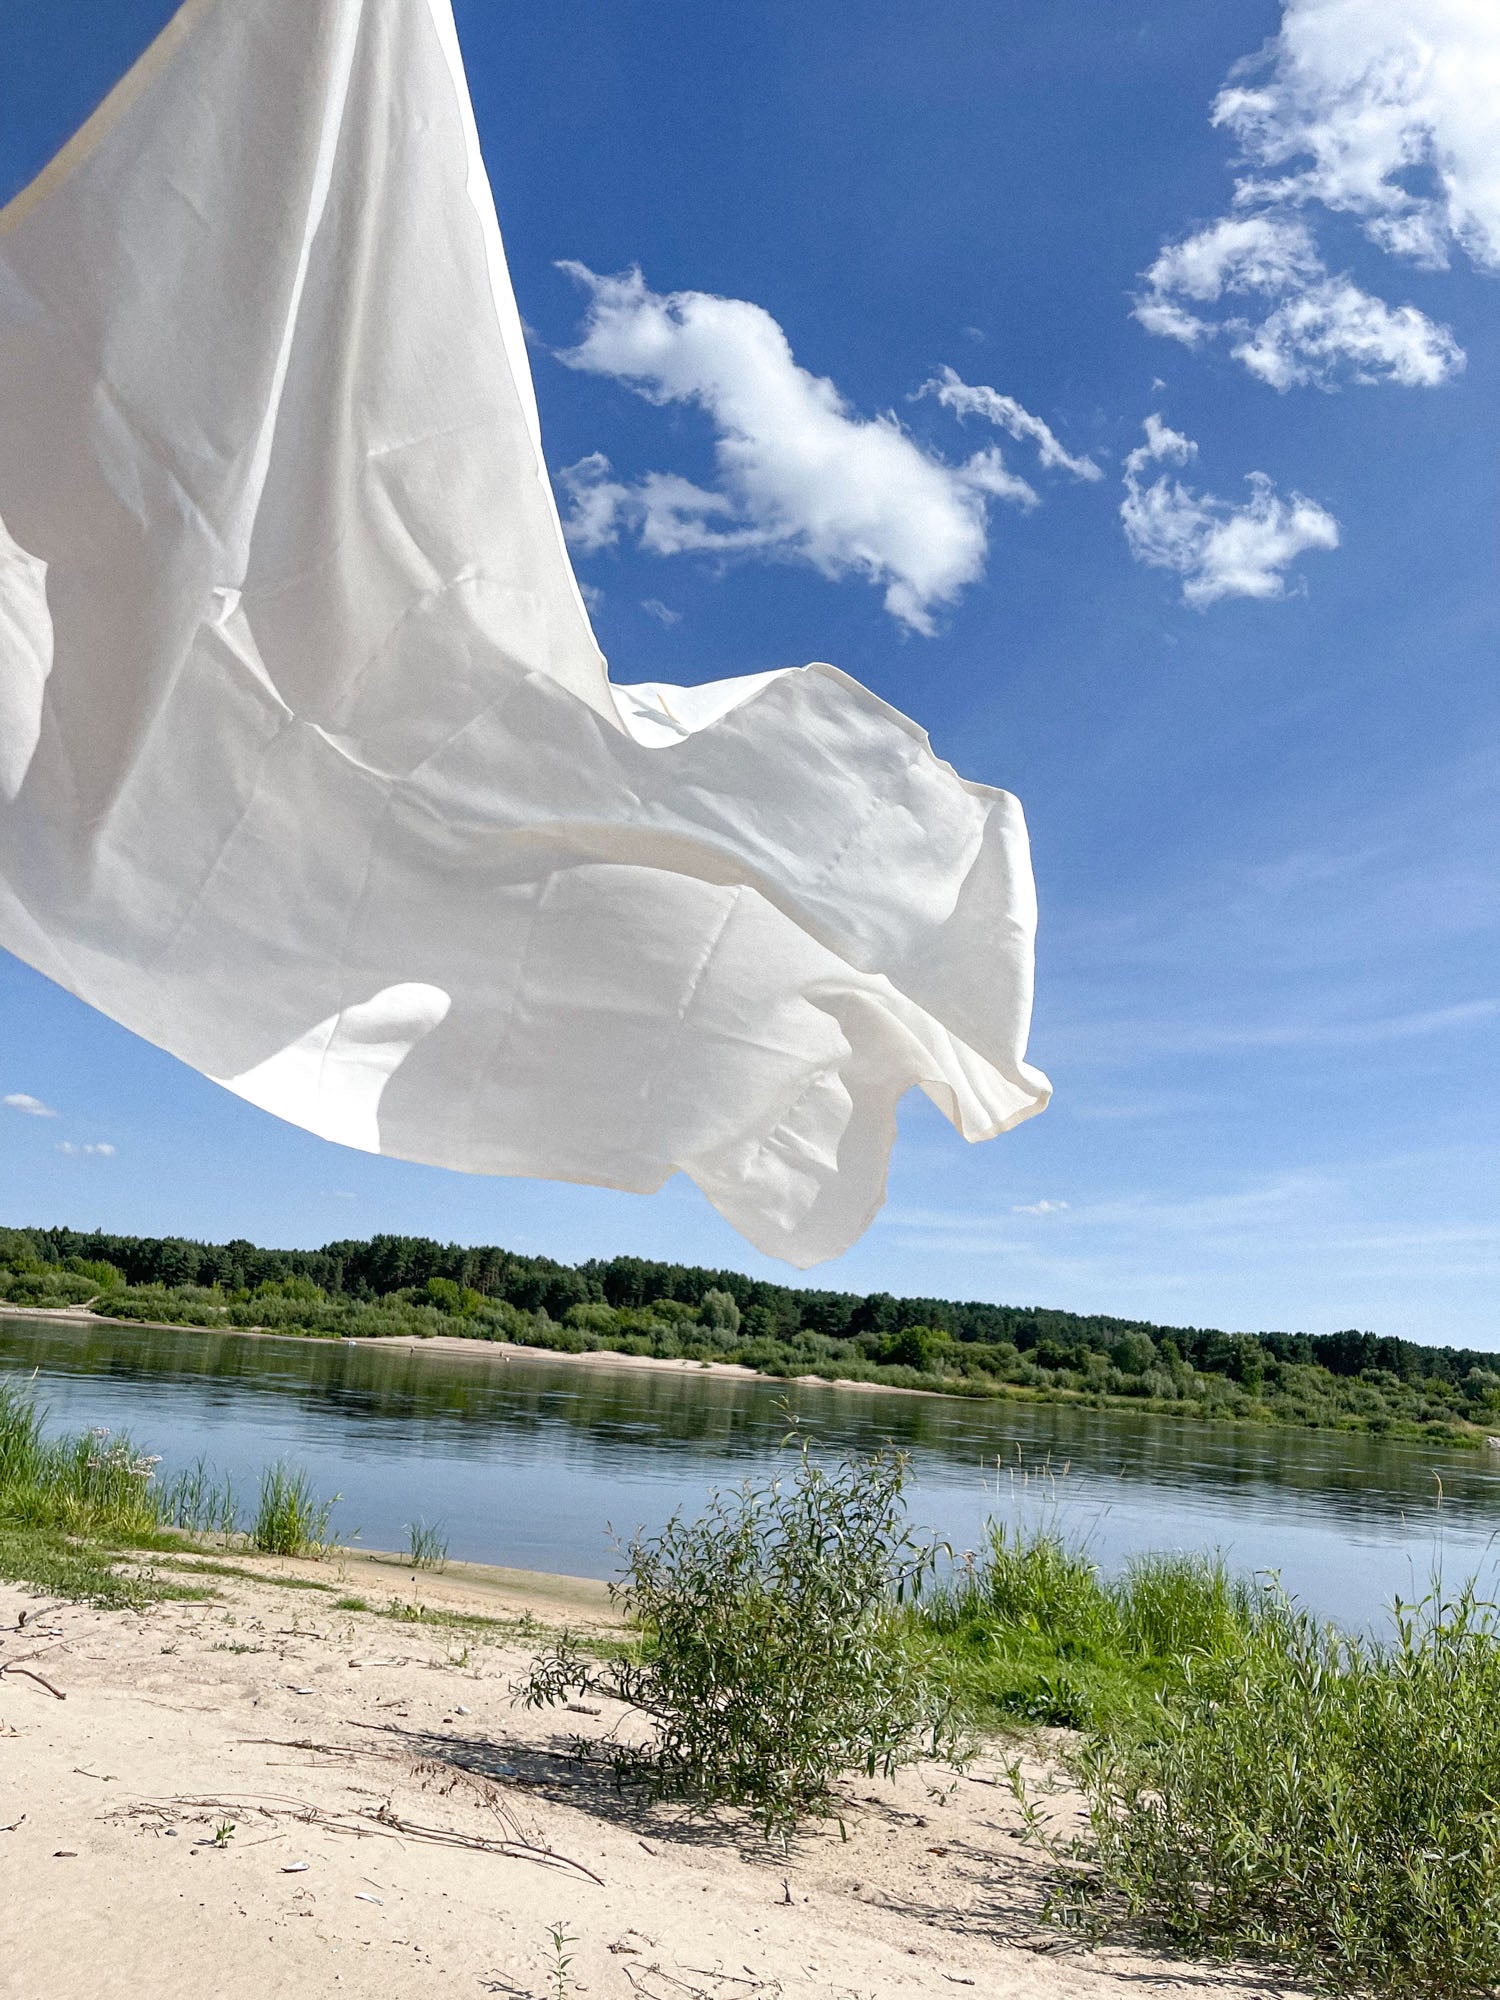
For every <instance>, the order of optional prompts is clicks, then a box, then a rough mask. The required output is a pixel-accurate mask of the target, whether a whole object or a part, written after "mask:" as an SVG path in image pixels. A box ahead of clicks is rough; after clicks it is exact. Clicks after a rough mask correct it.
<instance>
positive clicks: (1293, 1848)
mask: <svg viewBox="0 0 1500 2000" xmlns="http://www.w3.org/2000/svg"><path fill="white" fill-rule="evenodd" d="M1497 1718H1500V1633H1497V1629H1496V1621H1495V1612H1494V1610H1493V1608H1492V1607H1490V1606H1488V1605H1483V1604H1480V1603H1479V1602H1478V1601H1477V1600H1476V1598H1475V1596H1474V1593H1473V1590H1472V1588H1468V1589H1465V1590H1464V1591H1463V1592H1461V1593H1460V1594H1459V1595H1458V1596H1457V1597H1455V1598H1451V1599H1448V1600H1446V1601H1445V1600H1444V1599H1443V1598H1442V1597H1441V1596H1440V1595H1438V1594H1434V1595H1433V1596H1432V1597H1431V1598H1429V1599H1428V1600H1427V1601H1426V1602H1425V1603H1424V1604H1422V1605H1421V1606H1419V1607H1417V1608H1416V1609H1415V1610H1412V1609H1403V1608H1402V1607H1400V1606H1398V1607H1397V1616H1396V1633H1395V1637H1394V1639H1392V1640H1391V1641H1389V1642H1387V1643H1376V1642H1372V1641H1370V1640H1366V1639H1359V1638H1352V1637H1349V1636H1347V1635H1345V1634H1341V1633H1339V1632H1337V1631H1335V1630H1334V1629H1332V1628H1331V1627H1328V1626H1324V1625H1320V1624H1318V1623H1316V1622H1315V1621H1314V1620H1313V1619H1311V1618H1309V1617H1308V1616H1307V1615H1306V1614H1304V1613H1303V1612H1301V1611H1299V1610H1297V1609H1296V1608H1295V1607H1294V1606H1292V1605H1291V1604H1289V1603H1287V1602H1285V1601H1284V1600H1283V1601H1277V1600H1271V1601H1267V1602H1265V1603H1263V1604H1262V1606H1261V1609H1260V1611H1259V1613H1258V1615H1257V1617H1256V1619H1255V1621H1254V1625H1253V1628H1252V1630H1251V1632H1250V1634H1249V1635H1248V1637H1247V1639H1246V1640H1245V1642H1244V1643H1243V1644H1242V1645H1241V1647H1240V1649H1239V1651H1238V1655H1237V1656H1236V1657H1234V1658H1232V1659H1228V1660H1221V1661H1217V1662H1210V1663H1207V1664H1205V1665H1203V1666H1201V1667H1199V1668H1198V1669H1196V1670H1195V1671H1194V1672H1193V1673H1192V1674H1190V1676H1189V1677H1188V1679H1187V1682H1186V1685H1185V1687H1184V1688H1183V1689H1181V1690H1180V1691H1178V1692H1177V1694H1176V1695H1175V1696H1174V1698H1173V1699H1171V1700H1170V1701H1168V1700H1163V1701H1161V1702H1159V1703H1158V1705H1157V1708H1156V1711H1155V1714H1154V1716H1153V1727H1152V1728H1151V1729H1150V1730H1148V1731H1146V1732H1143V1733H1142V1734H1140V1735H1138V1736H1136V1737H1134V1738H1132V1739H1128V1740H1125V1741H1121V1740H1119V1739H1114V1740H1111V1739H1110V1738H1107V1737H1103V1736H1098V1737H1095V1738H1094V1739H1092V1740H1091V1741H1090V1742H1089V1743H1087V1744H1086V1745H1085V1746H1084V1748H1083V1750H1082V1751H1081V1752H1080V1754H1079V1756H1078V1759H1077V1762H1076V1769H1077V1774H1078V1776H1079V1778H1080V1780H1081V1782H1082V1784H1083V1787H1084V1794H1085V1798H1086V1801H1087V1806H1088V1814H1089V1836H1088V1838H1087V1839H1086V1840H1085V1841H1084V1842H1083V1843H1082V1844H1081V1847H1080V1849H1079V1851H1078V1852H1077V1853H1076V1854H1075V1855H1074V1857H1073V1859H1074V1861H1075V1862H1076V1863H1081V1864H1082V1867H1083V1870H1084V1871H1085V1872H1084V1873H1083V1874H1082V1875H1081V1876H1080V1877H1079V1878H1077V1879H1075V1880H1074V1882H1073V1883H1072V1885H1071V1887H1070V1888H1069V1889H1067V1890H1065V1891H1064V1892H1063V1893H1062V1895H1061V1896H1060V1898H1059V1901H1058V1910H1059V1913H1060V1914H1062V1915H1064V1916H1069V1915H1072V1916H1077V1915H1079V1914H1080V1913H1085V1914H1088V1915H1091V1916H1092V1917H1093V1918H1094V1920H1096V1921H1097V1920H1099V1919H1101V1918H1103V1919H1107V1918H1108V1917H1109V1916H1110V1915H1111V1914H1119V1915H1123V1916H1124V1917H1126V1918H1127V1919H1129V1920H1131V1921H1132V1922H1134V1923H1135V1924H1137V1925H1140V1924H1144V1925H1145V1926H1146V1927H1147V1928H1148V1929H1150V1930H1153V1931H1155V1932H1157V1933H1158V1934H1160V1935H1163V1936H1165V1937H1166V1938H1168V1939H1170V1940H1171V1941H1172V1942H1173V1943H1174V1944H1176V1945H1178V1946H1180V1947H1183V1948H1186V1949H1187V1950H1189V1951H1193V1952H1197V1953H1200V1954H1209V1955H1215V1956H1228V1955H1230V1954H1239V1955H1243V1954H1247V1953H1248V1954H1252V1955H1257V1956H1259V1957H1261V1958H1264V1959H1266V1960H1269V1961H1271V1962H1272V1963H1276V1964H1279V1965H1282V1966H1285V1967H1287V1968H1289V1969H1290V1970H1292V1971H1293V1972H1295V1973H1298V1974H1300V1975H1302V1976H1304V1977H1307V1978H1310V1979H1311V1980H1312V1981H1313V1982H1314V1983H1315V1984H1316V1985H1317V1986H1319V1987H1320V1988H1321V1989H1323V1990H1325V1991H1327V1992H1330V1993H1336V1994H1341V1995H1380V1996H1389V2000H1396V1996H1398V1995H1400V1996H1419V1997H1420V2000H1461V1997H1462V1996H1470V1995H1473V1996H1478V1995H1481V1994H1488V1993H1490V1992H1492V1991H1493V1990H1494V1989H1495V1988H1496V1986H1497V1985H1500V1730H1497V1726H1496V1725H1497Z"/></svg>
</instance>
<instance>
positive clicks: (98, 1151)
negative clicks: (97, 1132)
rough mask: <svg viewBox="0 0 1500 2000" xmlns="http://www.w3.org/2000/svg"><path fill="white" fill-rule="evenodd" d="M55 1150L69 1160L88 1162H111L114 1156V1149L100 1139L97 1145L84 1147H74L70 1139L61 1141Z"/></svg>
mask: <svg viewBox="0 0 1500 2000" xmlns="http://www.w3.org/2000/svg"><path fill="white" fill-rule="evenodd" d="M57 1150H58V1152H60V1153H66V1154H67V1156H68V1158H69V1159H70V1160H88V1159H94V1158H98V1159H104V1160H112V1159H113V1158H114V1155H115V1149H114V1147H113V1146H111V1145H110V1144H109V1142H108V1141H107V1140H104V1139H101V1140H100V1141H99V1142H98V1143H97V1145H86V1146H75V1145H74V1143H73V1141H72V1140H71V1139H63V1140H61V1141H60V1142H59V1144H58V1148H57Z"/></svg>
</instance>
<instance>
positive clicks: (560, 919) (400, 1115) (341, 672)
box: [0, 0, 1048, 1265]
mask: <svg viewBox="0 0 1500 2000" xmlns="http://www.w3.org/2000/svg"><path fill="white" fill-rule="evenodd" d="M1034 927H1035V906H1034V893H1033V888H1032V879H1031V868H1030V859H1029V853H1028V848H1027V841H1026V831H1025V825H1024V821H1023V819H1022V816H1021V811H1020V808H1019V806H1018V805H1017V803H1016V801H1015V800H1014V799H1013V798H1011V797H1010V796H1009V795H1008V794H1007V793H1004V792H999V791H995V790H992V789H990V788H988V787H985V786H981V785H976V784H971V783H967V782H965V781H964V780H963V779H961V778H959V777H958V776H957V775H956V774H955V773H954V772H953V770H952V769H951V768H950V767H949V766H948V765H947V764H945V763H943V762H941V761H940V760H939V759H938V758H937V757H935V756H934V754H933V752H932V750H931V747H930V745H929V744H928V741H927V738H926V736H925V735H924V734H923V733H922V731H921V730H920V729H919V728H917V727H916V725H915V724H913V723H912V722H910V721H908V720H907V719H906V718H905V717H904V716H902V715H900V714H898V713H897V712H896V711H894V710H893V709H891V708H890V707H888V706H887V705H886V704H885V703H883V702H881V701H879V700H877V699H876V698H875V697H874V696H872V695H871V694H869V693H868V692H867V691H865V690H864V689H862V688H861V687H859V685H858V684H857V683H856V682H854V681H851V680H850V679H848V678H847V676H845V675H843V674H841V673H839V672H838V671H837V670H836V669H834V668H832V667H827V666H821V665H815V666H810V667H803V668H799V669H795V670H788V671H784V672H778V673H773V674H758V675H754V676H751V677H749V678H747V679H745V680H742V681H726V682H719V683H716V684H714V685H711V686H708V687H695V688H682V689H678V688H668V687H664V686H645V687H635V688H615V687H612V686H611V684H610V681H609V677H608V674H607V671H606V668H605V663H604V661H603V659H602V657H601V655H600V653H599V649H598V646H597V644H596V642H595V639H594V636H593V632H592V630H591V628H590V625H589V621H588V617H587V614H586V612H585V609H584V606H583V603H582V600H581V598H580V595H579V591H578V587H577V584H576V583H575V580H574V577H573V573H572V569H571V566H570V564H569V561H568V557H567V552H566V549H565V546H564V543H563V538H562V534H561V531H560V528H559V525H558V518H557V513H556V509H555V506H554V503H553V499H552V494H551V489H550V486H549V483H548V479H547V473H546V467H545V463H544V461H543V458H542V451H541V437H540V427H539V424H538V421H537V411H536V403H535V398H534V394H533V390H532V385H531V378H530V373H529V370H528V366H527V360H526V354H525V344H524V339H523V336H522V331H521V325H520V321H519V318H518V315H517V312H516V306H515V301H514V298H513V296H512V293H511V289H510V283H509V279H508V277H507V275H506V269H505V260H504V254H503V251H502V248H501V242H500V234H499V229H498V226H497V224H496V220H495V211H494V205H493V201H492V198H491V195H490V190H489V185H488V182H487V180H486V178H485V173H484V168H483V165H482V162H481V159H480V153H479V145H478V139H477V136H476V132H475V127H474V118H473V112H472V108H471V106H470V101H469V95H468V90H467V86H466V84H465V80H464V74H463V68H462V63H461V60H460V56H459V49H458V41H457V36H456V33H455V29H454V24H453V18H452V13H451V8H450V0H188V4H187V5H186V6H184V7H183V8H182V9H181V11H180V12H179V14H178V15H177V16H176V18H175V19H174V20H173V22H172V23H171V25H170V26H169V27H168V28H167V30H166V31H165V32H164V33H163V35H162V36H161V37H160V38H159V39H158V41H157V42H156V43H155V44H154V45H153V46H152V48H151V49H150V50H148V52H147V53H146V55H145V56H143V57H142V59H141V60H140V62H139V63H137V65H136V66H135V68H134V69H133V70H132V71H131V72H130V74H129V75H128V76H127V77H126V78H125V79H124V81H123V82H122V83H121V84H120V85H119V86H118V87H117V88H116V89H115V91H114V92H113V93H112V94H111V96H110V97H109V98H108V99H107V100H106V101H105V103H104V104H103V105H102V106H101V107H100V109H99V111H98V112H96V113H95V115H94V116H93V118H92V119H90V120H89V122H88V123H87V124H86V125H85V126H84V127H83V129H82V130H81V131H80V132H79V133H78V134H77V135H76V137H75V138H74V139H73V140H72V141H71V142H70V143H69V145H68V146H67V147H66V148H65V149H64V151H63V152H62V153H61V154H60V155H59V156H58V158H57V160H56V161H54V162H53V164H52V166H51V167H49V168H48V169H47V170H46V172H44V173H43V174H42V175H41V177H40V178H39V179H38V180H37V181H36V182H35V183H34V184H33V185H32V186H31V187H30V188H28V189H27V190H26V191H25V193H23V194H22V195H21V196H20V197H18V199H17V200H16V201H15V202H13V203H12V204H11V206H10V207H9V208H8V209H6V210H5V211H4V212H3V213H0V944H3V945H4V946H5V947H6V948H7V949H9V950H10V951H12V952H14V953H16V954H17V955H18V956H19V957H21V958H23V959H26V960H27V961H29V962H30V963H31V964H33V965H35V966H36V967H38V968H39V969H40V970H41V971H42V972H44V973H46V974H47V975H48V976H49V977H50V978H52V979H54V980H57V981H59V982H60V983H61V984H62V985H64V986H66V987H67V988H68V989H69V990H70V991H71V992H73V993H76V994H78V995H80V996H81V997H82V998H83V999H84V1000H86V1001H88V1002H89V1003H90V1004H92V1005H93V1006H95V1007H97V1008H100V1009H101V1010H102V1011H103V1012H105V1013H106V1014H108V1015H110V1016H112V1017H113V1018H114V1019H116V1020H118V1021H121V1022H123V1023H124V1024H125V1025H126V1026H127V1027H129V1028H131V1029H133V1030H134V1031H135V1032H136V1033H137V1034H140V1035H143V1036H145V1037H146V1038H148V1039H149V1040H150V1041H152V1042H155V1043H157V1044H158V1045H160V1046H161V1047H162V1048H164V1049H168V1050H170V1051H171V1052H172V1053H173V1054H174V1055H177V1056H179V1057H181V1058H182V1059H183V1060H184V1061H186V1062H188V1063H190V1064H192V1065H194V1066H195V1067H196V1068H197V1069H199V1070H201V1071H203V1072H204V1073H205V1074H206V1075H208V1076H211V1077H213V1078H216V1079H217V1080H219V1081H220V1082H222V1083H224V1084H226V1085H227V1086H228V1087H229V1088H230V1089H232V1090H236V1091H238V1092H239V1093H240V1094H241V1096H243V1097H245V1098H248V1099H249V1100H250V1101H252V1102H253V1103H255V1104H258V1105H260V1106H262V1107H264V1108H265V1109H267V1110H269V1111H272V1112H274V1113H275V1114H276V1115H278V1116H279V1117H282V1118H285V1119H289V1120H291V1121H292V1122H293V1123H295V1124H298V1125H302V1126H305V1127H306V1128H308V1129H309V1130H311V1131H314V1132H317V1133H320V1134H321V1135H322V1136H324V1137H325V1138H328V1139H332V1140H337V1141H340V1142H342V1143H344V1144H347V1145H353V1146H360V1147H364V1148H366V1149H368V1150H371V1151H378V1152H381V1153H386V1154H392V1155H395V1156H398V1157H401V1158H404V1159H410V1160H420V1161H426V1162H429V1163H432V1164H435V1165H440V1166H445V1167H452V1168H458V1169H461V1170H463V1171H465V1172H471V1173H490V1174H527V1175H538V1176H544V1177H550V1178H555V1179H561V1180H574V1181H584V1182H591V1183H596V1184H601V1185H605V1186H610V1187H617V1188H625V1189H631V1190H635V1191H641V1192H644V1191H649V1190H651V1189H654V1188H657V1187H659V1186H660V1185H661V1184H662V1182H663V1181H664V1180H666V1179H667V1177H668V1176H669V1175H670V1174H672V1173H673V1172H675V1171H678V1170H681V1171H682V1172H684V1173H686V1174H687V1175H689V1176H690V1177H691V1178H692V1179H693V1180H694V1181H695V1182H696V1183H697V1184H698V1186H699V1187H700V1188H701V1189H702V1190H703V1191H704V1193H705V1194H706V1195H707V1197H708V1199H709V1200H710V1201H711V1202H712V1203H713V1204H714V1205H715V1207H717V1208H718V1209H719V1210H720V1211H721V1212H722V1214H723V1215H725V1216H726V1217H727V1219H728V1220H729V1221H730V1222H731V1223H732V1224H733V1225H734V1227H735V1228H737V1229H738V1230H740V1231H741V1232H742V1233H743V1234H744V1235H745V1236H746V1237H748V1238H749V1239H750V1241H751V1242H753V1243H754V1244H756V1245H757V1246H758V1247H759V1248H761V1249H763V1250H765V1251H768V1252H771V1253H773V1254H775V1255H777V1256H780V1257H783V1258H786V1259H788V1260H789V1261H791V1262H792V1263H794V1264H799V1265H807V1264H811V1263H814V1262H817V1261H818V1260H819V1259H822V1258H826V1257H829V1256H833V1255H836V1254H837V1253H838V1252H839V1251H841V1250H843V1249H845V1248H847V1247H848V1245H849V1244H850V1243H852V1242H853V1241H854V1240H855V1238H856V1237H857V1236H858V1235H859V1234H860V1232H861V1231H862V1230H863V1229H864V1228H865V1226H866V1225H867V1223H868V1222H869V1221H870V1219H871V1217H872V1216H873V1215H874V1213H875V1211H876V1210H877V1208H878V1207H879V1205H880V1202H881V1200H882V1198H883V1194H884V1183H885V1174H886V1166H887V1161H888V1157H889V1153H890V1148H891V1144H892V1141H893V1137H894V1131H895V1107H896V1104H897V1101H898V1099H899V1098H900V1097H901V1096H902V1094H903V1093H904V1092H905V1091H906V1090H907V1089H909V1088H910V1087H911V1086H912V1085H917V1086H919V1087H920V1088H922V1089H923V1090H925V1091H926V1092H927V1094H928V1095H929V1096H930V1097H931V1098H932V1099H933V1101H934V1102H935V1103H936V1104H937V1105H938V1106H939V1107H940V1108H941V1109H942V1110H943V1112H944V1113H945V1114H946V1115H947V1116H948V1117H949V1118H950V1119H951V1120H952V1121H953V1123H954V1124H955V1125H956V1126H957V1128H958V1129H959V1131H961V1132H962V1133H963V1134H964V1135H965V1136H966V1137H967V1138H970V1139H980V1138H987V1137H990V1136H992V1135H994V1134H995V1133H998V1132H1000V1131H1003V1130H1005V1129H1006V1128H1007V1127H1009V1126H1012V1125H1014V1124H1016V1123H1018V1122H1019V1121H1020V1120H1021V1119H1023V1118H1026V1117H1029V1116H1030V1115H1032V1114H1033V1113H1034V1112H1036V1111H1039V1110H1040V1109H1041V1108H1042V1107H1043V1105H1044V1104H1045V1103H1046V1100H1047V1096H1048V1085H1047V1082H1046V1079H1045V1078H1044V1077H1043V1076H1042V1075H1041V1074H1040V1073H1039V1072H1038V1071H1036V1070H1035V1069H1033V1068H1031V1067H1029V1066H1028V1065H1027V1063H1026V1062H1025V1060H1024V1052H1025V1042H1026V1034H1027V1028H1028V1023H1029V1017H1030V1008H1031V983H1032V950H1033V933H1034Z"/></svg>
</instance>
